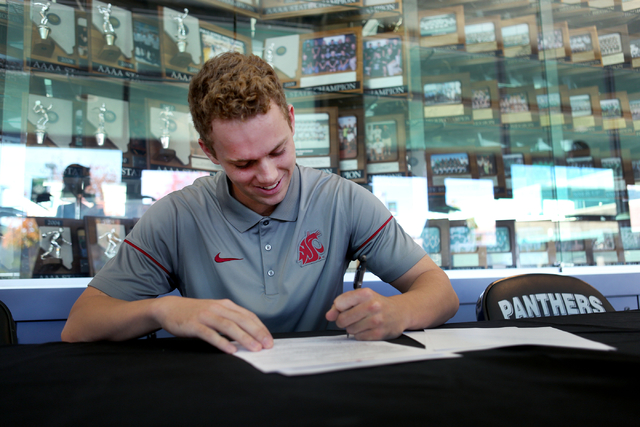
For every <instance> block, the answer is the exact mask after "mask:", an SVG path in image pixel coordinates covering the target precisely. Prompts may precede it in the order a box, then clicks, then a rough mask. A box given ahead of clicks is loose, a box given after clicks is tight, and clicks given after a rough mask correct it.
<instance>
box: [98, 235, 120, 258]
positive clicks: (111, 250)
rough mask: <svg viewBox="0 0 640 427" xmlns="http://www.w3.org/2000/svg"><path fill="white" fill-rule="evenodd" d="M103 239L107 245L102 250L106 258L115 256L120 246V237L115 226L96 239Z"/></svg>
mask: <svg viewBox="0 0 640 427" xmlns="http://www.w3.org/2000/svg"><path fill="white" fill-rule="evenodd" d="M102 239H105V240H106V242H107V246H106V249H105V251H104V252H103V253H104V254H105V256H106V257H107V258H113V257H114V256H116V253H117V252H118V248H119V247H120V246H119V245H120V243H122V239H121V238H120V237H119V236H118V233H117V232H116V229H115V228H112V229H111V230H110V231H107V232H106V233H104V234H103V235H102V236H100V237H98V240H102Z"/></svg>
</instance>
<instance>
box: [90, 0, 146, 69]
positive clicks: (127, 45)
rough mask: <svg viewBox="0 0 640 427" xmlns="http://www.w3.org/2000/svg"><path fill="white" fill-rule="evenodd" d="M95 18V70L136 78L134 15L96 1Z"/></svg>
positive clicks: (92, 33)
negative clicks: (134, 76)
mask: <svg viewBox="0 0 640 427" xmlns="http://www.w3.org/2000/svg"><path fill="white" fill-rule="evenodd" d="M91 19H92V22H93V25H91V36H90V40H91V70H92V71H93V72H98V73H103V74H108V75H111V76H116V77H128V76H133V75H135V73H136V61H135V55H134V44H133V17H132V14H131V12H130V11H129V10H127V9H124V8H121V7H118V6H114V5H112V4H111V3H103V2H101V1H98V0H93V1H92V5H91Z"/></svg>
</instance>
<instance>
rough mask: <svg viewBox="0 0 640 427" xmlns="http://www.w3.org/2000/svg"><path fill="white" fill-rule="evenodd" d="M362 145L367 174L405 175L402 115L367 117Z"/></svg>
mask: <svg viewBox="0 0 640 427" xmlns="http://www.w3.org/2000/svg"><path fill="white" fill-rule="evenodd" d="M364 145H365V152H366V159H367V174H382V173H397V172H401V173H405V172H406V170H407V165H406V156H405V155H406V129H405V116H404V115H403V114H391V115H386V116H374V117H367V118H366V119H365V137H364Z"/></svg>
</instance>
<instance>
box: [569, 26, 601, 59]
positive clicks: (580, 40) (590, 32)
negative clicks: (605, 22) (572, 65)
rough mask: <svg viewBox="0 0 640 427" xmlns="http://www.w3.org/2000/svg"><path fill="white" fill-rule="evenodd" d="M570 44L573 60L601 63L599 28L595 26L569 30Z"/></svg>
mask: <svg viewBox="0 0 640 427" xmlns="http://www.w3.org/2000/svg"><path fill="white" fill-rule="evenodd" d="M569 45H570V47H571V62H576V63H577V62H592V63H594V65H600V64H601V61H602V55H601V53H600V43H599V42H598V30H597V29H596V27H595V26H591V27H583V28H573V29H571V30H569Z"/></svg>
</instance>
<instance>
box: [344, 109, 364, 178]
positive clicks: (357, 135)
mask: <svg viewBox="0 0 640 427" xmlns="http://www.w3.org/2000/svg"><path fill="white" fill-rule="evenodd" d="M364 133H365V132H364V114H363V112H362V109H350V110H346V109H345V110H340V111H339V113H338V141H339V142H340V166H339V169H340V175H341V176H342V177H343V178H346V179H349V180H352V181H355V182H359V183H366V182H367V173H366V172H367V171H366V161H367V155H366V150H365V145H364Z"/></svg>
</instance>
